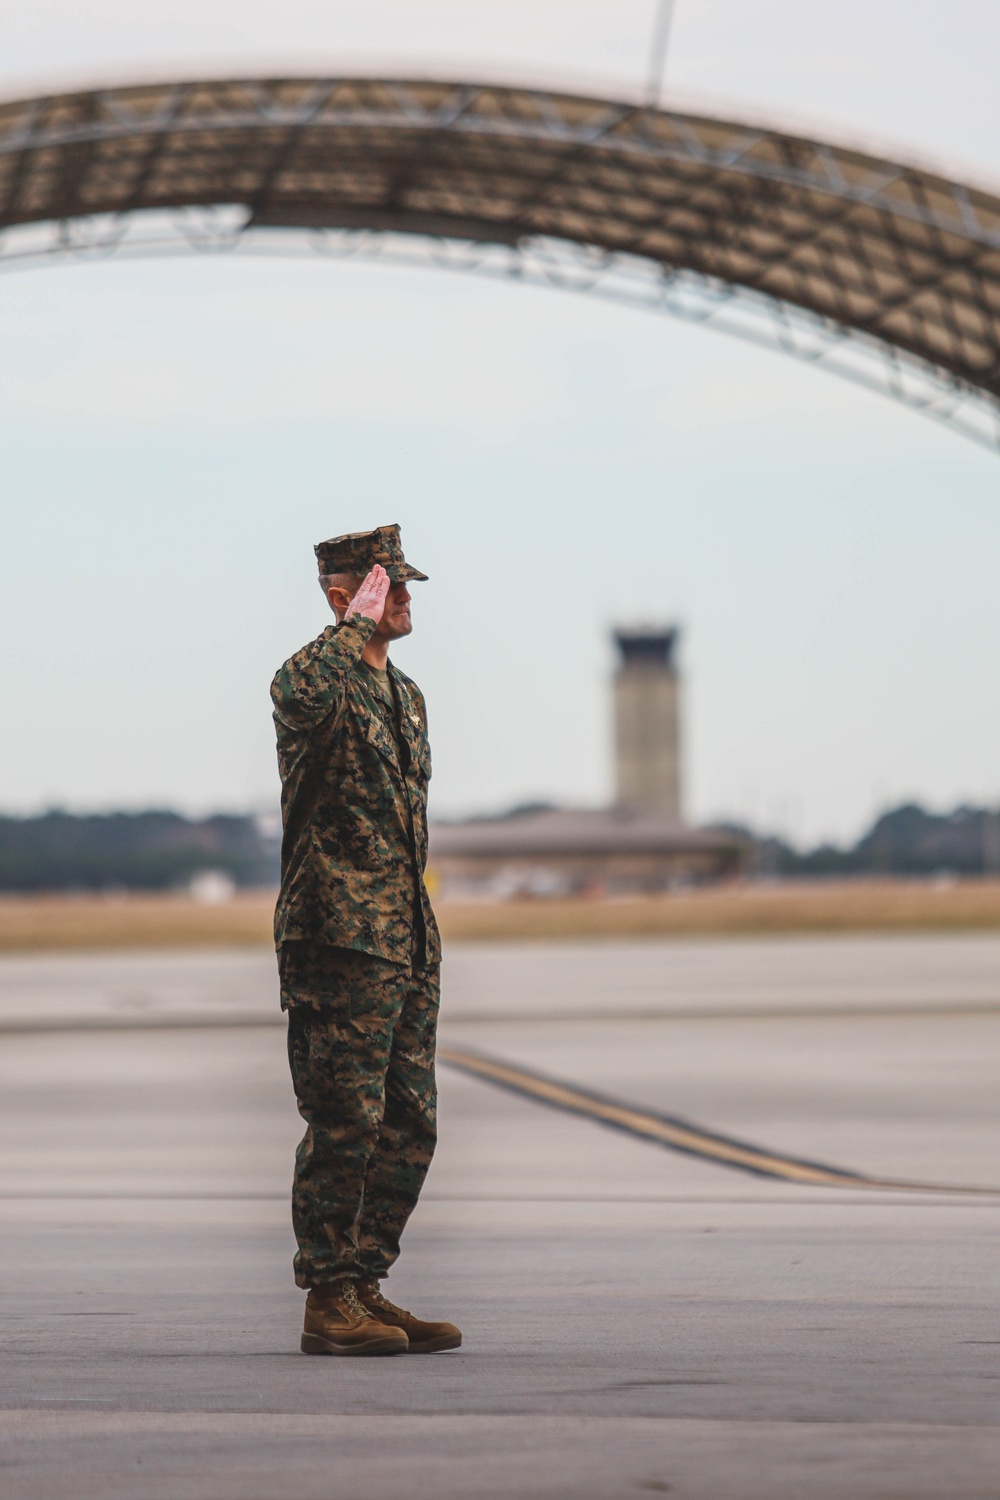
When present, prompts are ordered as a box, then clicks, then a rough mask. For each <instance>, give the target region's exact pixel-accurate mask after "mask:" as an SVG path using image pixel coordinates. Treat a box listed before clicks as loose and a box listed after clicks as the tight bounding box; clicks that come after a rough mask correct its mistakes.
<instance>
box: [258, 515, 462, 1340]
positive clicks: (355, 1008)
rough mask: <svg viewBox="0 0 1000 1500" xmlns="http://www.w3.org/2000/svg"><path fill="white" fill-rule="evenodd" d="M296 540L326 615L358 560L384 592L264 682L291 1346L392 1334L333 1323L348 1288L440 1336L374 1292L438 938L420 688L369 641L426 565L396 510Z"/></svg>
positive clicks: (403, 1195) (399, 1221)
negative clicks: (291, 1236) (290, 1179)
mask: <svg viewBox="0 0 1000 1500" xmlns="http://www.w3.org/2000/svg"><path fill="white" fill-rule="evenodd" d="M316 554H317V560H318V562H319V570H320V581H321V584H323V586H324V591H327V585H328V584H330V585H331V586H330V588H329V591H328V597H329V599H330V602H331V604H335V603H336V604H337V605H338V615H340V614H341V608H340V607H339V606H342V605H343V604H344V603H345V602H346V601H347V599H348V598H349V597H350V595H351V593H352V591H353V588H354V586H356V584H357V582H358V580H360V579H361V578H362V577H364V583H363V584H362V586H361V588H360V589H357V592H356V597H355V599H354V600H352V603H351V608H352V609H353V608H354V607H355V604H356V603H357V602H358V601H361V600H362V598H364V597H367V595H366V594H365V592H364V591H365V590H369V588H370V585H371V580H372V579H373V578H374V577H376V575H377V576H378V577H379V578H380V579H381V586H382V588H383V591H384V590H385V589H388V593H387V594H384V598H385V600H386V602H385V614H384V616H383V619H382V620H377V619H374V618H371V617H369V616H366V614H364V613H360V612H357V613H349V614H348V615H347V617H346V618H339V619H338V623H337V624H335V625H331V626H329V627H328V628H327V629H326V630H324V631H323V632H322V634H321V635H319V636H318V637H317V638H316V640H314V641H311V642H310V643H309V644H308V645H307V646H304V647H303V648H302V650H301V651H298V652H296V654H295V655H294V656H292V657H291V658H290V659H289V660H288V661H287V662H285V664H284V666H283V667H281V669H280V670H279V671H278V673H277V674H276V676H275V678H274V681H273V683H272V686H271V697H272V700H273V704H274V722H275V727H276V730H277V739H278V764H279V770H280V773H281V783H282V820H283V828H284V837H283V841H282V850H281V889H280V892H279V896H278V903H277V908H276V911H275V926H274V935H275V945H276V947H277V950H278V967H279V975H280V983H281V1004H282V1008H283V1009H284V1010H287V1012H288V1056H289V1062H290V1065H291V1072H292V1080H293V1084H294V1087H295V1094H296V1099H297V1102H298V1107H299V1112H300V1113H301V1114H302V1116H303V1118H304V1119H305V1121H306V1125H307V1128H306V1133H305V1136H304V1137H303V1139H302V1142H301V1144H300V1145H299V1148H298V1151H297V1153H296V1163H295V1178H294V1186H293V1194H292V1217H293V1224H294V1229H295V1235H296V1239H297V1242H298V1253H297V1255H296V1257H295V1279H296V1282H297V1284H298V1285H299V1286H300V1287H304V1288H311V1289H312V1290H311V1292H310V1299H309V1302H308V1303H307V1315H306V1333H305V1334H304V1336H303V1348H304V1349H306V1351H307V1352H316V1353H346V1352H364V1353H367V1352H394V1348H398V1346H399V1345H398V1339H397V1343H396V1345H395V1346H394V1348H387V1349H381V1348H379V1349H375V1348H369V1347H368V1346H367V1345H364V1338H363V1334H364V1331H365V1330H364V1329H363V1328H360V1331H359V1328H355V1327H353V1325H351V1319H352V1317H354V1315H355V1314H356V1313H357V1312H358V1311H359V1304H358V1300H357V1298H356V1297H355V1296H354V1291H359V1292H360V1294H361V1306H360V1311H361V1312H364V1311H367V1312H368V1313H369V1314H370V1316H377V1317H378V1318H379V1319H381V1324H382V1325H385V1326H384V1327H382V1330H381V1331H382V1332H383V1333H385V1329H386V1327H388V1328H389V1330H390V1331H391V1332H392V1334H393V1335H394V1336H395V1335H397V1332H398V1329H400V1328H403V1329H404V1330H408V1332H409V1346H410V1347H411V1348H416V1347H420V1348H423V1347H434V1348H447V1347H455V1346H456V1345H457V1343H460V1342H461V1337H460V1335H459V1334H458V1330H457V1329H455V1328H454V1327H453V1325H451V1324H423V1323H419V1321H418V1320H416V1319H413V1318H412V1315H410V1314H408V1313H404V1312H403V1310H402V1309H399V1308H395V1307H393V1305H392V1304H391V1303H388V1302H386V1301H385V1299H384V1298H382V1297H381V1295H380V1294H379V1292H378V1280H379V1279H380V1278H381V1277H384V1276H385V1275H386V1273H387V1272H388V1270H389V1268H390V1266H391V1265H392V1264H393V1263H394V1261H395V1260H396V1258H397V1256H398V1255H399V1239H400V1235H401V1233H402V1231H403V1227H404V1225H405V1224H406V1221H407V1219H408V1218H409V1216H410V1214H411V1212H412V1211H413V1208H414V1206H415V1204H416V1202H417V1197H418V1195H419V1193H420V1189H421V1186H422V1184H423V1181H424V1177H425V1176H426V1173H427V1168H428V1166H429V1165H430V1161H431V1157H432V1155H433V1151H434V1144H435V1138H436V1104H437V1095H436V1088H435V1081H434V1049H435V1036H436V1028H437V1013H438V995H439V974H440V962H441V944H440V938H439V935H438V929H437V924H436V922H435V920H434V913H433V911H432V909H431V904H430V900H429V898H428V895H427V889H426V886H425V884H424V867H425V865H426V862H427V783H428V780H429V778H430V773H431V761H430V749H429V746H428V742H427V714H426V709H425V706H424V699H423V695H422V693H421V692H420V689H419V688H418V687H417V686H416V684H415V683H414V682H411V681H410V679H409V678H408V677H407V676H406V675H405V674H404V673H403V672H400V671H399V669H398V668H397V667H395V666H394V665H392V663H391V662H389V661H388V659H387V658H386V656H385V645H386V641H387V640H388V639H392V638H393V637H394V636H397V635H402V634H407V633H409V629H410V625H409V613H408V600H409V595H408V594H407V593H406V590H405V583H406V582H407V581H408V580H411V579H423V578H425V577H426V575H425V574H423V573H419V572H418V571H417V570H416V569H415V568H412V567H410V565H409V564H408V563H406V561H405V559H404V558H403V553H402V547H401V545H400V541H399V528H398V527H397V526H384V527H379V528H378V530H377V531H374V532H363V533H355V534H352V535H350V536H344V537H335V538H333V539H332V540H331V541H329V542H322V543H320V544H319V545H318V546H317V547H316ZM372 570H374V572H373V571H372ZM382 570H384V572H383V571H382ZM365 575H367V576H365ZM386 575H388V576H387V577H386ZM338 584H347V585H350V587H348V588H347V589H346V590H344V589H341V590H340V592H339V593H338V589H337V585H338ZM401 585H402V586H403V587H400V586H401ZM400 600H402V601H403V603H402V605H401V604H400ZM393 610H395V612H396V613H395V615H393V613H392V611H393ZM401 611H402V612H401ZM379 613H380V614H382V611H381V609H380V610H379ZM393 619H395V621H396V625H395V628H393V625H392V623H391V622H392V620H393ZM384 621H389V622H390V623H388V624H386V623H384ZM400 621H402V624H401V623H400ZM369 643H372V644H371V646H370V644H369ZM380 643H381V651H379V650H378V649H372V648H373V647H375V648H377V647H378V646H379V644H380ZM379 659H381V660H382V661H384V662H385V668H384V670H382V669H380V668H379V667H378V666H376V665H375V664H374V661H375V660H379ZM352 1288H353V1289H354V1291H352ZM324 1298H325V1299H326V1301H325V1302H324ZM330 1299H333V1300H334V1301H336V1305H337V1308H338V1309H339V1312H338V1313H337V1317H341V1316H342V1319H343V1320H346V1323H347V1324H348V1325H351V1326H349V1327H348V1329H347V1332H345V1333H344V1334H343V1338H341V1337H340V1335H339V1333H338V1332H337V1329H336V1328H335V1329H334V1331H333V1333H331V1330H330V1326H329V1321H330V1320H329V1318H326V1321H325V1322H324V1318H325V1316H326V1315H325V1313H324V1307H325V1306H326V1305H327V1304H328V1303H330ZM337 1299H339V1300H337ZM345 1299H346V1300H345ZM387 1309H389V1310H390V1311H386V1310H387ZM310 1310H311V1311H310ZM311 1314H312V1315H314V1316H313V1317H312V1323H311V1322H310V1317H311ZM331 1316H332V1315H331ZM405 1320H409V1322H406V1321H405ZM334 1323H336V1318H334ZM338 1327H339V1325H338ZM359 1327H360V1325H359ZM310 1329H312V1332H310ZM442 1329H445V1330H448V1329H450V1330H451V1334H447V1335H442V1334H441V1333H440V1330H442ZM426 1330H439V1331H438V1332H437V1333H433V1332H432V1333H430V1334H427V1333H426ZM452 1335H454V1336H452ZM386 1338H388V1334H386ZM399 1338H402V1335H399ZM442 1338H444V1340H445V1341H444V1342H442V1341H441V1340H442ZM352 1339H353V1340H354V1342H353V1343H352V1342H351V1340H352ZM310 1341H311V1342H310ZM331 1341H332V1346H331V1347H322V1348H321V1347H319V1345H321V1344H327V1345H331ZM371 1342H372V1340H371V1339H370V1338H369V1340H368V1343H369V1344H370V1343H371ZM390 1342H391V1341H390ZM402 1342H403V1344H404V1345H405V1344H406V1342H407V1340H406V1339H405V1338H402ZM341 1345H344V1347H342V1346H341ZM362 1345H364V1347H362ZM348 1346H349V1347H348Z"/></svg>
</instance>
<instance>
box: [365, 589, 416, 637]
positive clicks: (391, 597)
mask: <svg viewBox="0 0 1000 1500" xmlns="http://www.w3.org/2000/svg"><path fill="white" fill-rule="evenodd" d="M412 629H413V621H412V620H411V619H410V594H409V592H408V590H407V587H406V584H405V583H390V585H389V592H388V594H386V596H385V608H384V610H383V611H382V618H381V620H379V622H378V624H377V625H376V626H375V636H374V637H373V639H374V638H376V637H377V638H378V639H380V640H383V641H398V640H399V638H400V636H404V635H409V634H410V631H411V630H412Z"/></svg>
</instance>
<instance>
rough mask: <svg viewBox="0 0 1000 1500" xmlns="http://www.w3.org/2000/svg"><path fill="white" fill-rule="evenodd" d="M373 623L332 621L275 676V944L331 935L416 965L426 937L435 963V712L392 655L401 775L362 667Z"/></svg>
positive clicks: (391, 733) (388, 725) (385, 715)
mask: <svg viewBox="0 0 1000 1500" xmlns="http://www.w3.org/2000/svg"><path fill="white" fill-rule="evenodd" d="M374 629H375V626H374V624H373V622H372V621H371V620H367V619H365V618H364V616H362V615H355V616H353V618H352V619H350V620H348V621H346V622H345V623H344V624H342V625H331V626H329V627H328V628H327V629H326V630H324V631H323V633H322V635H319V636H317V637H316V639H315V640H314V641H310V643H309V645H308V646H303V648H302V650H301V651H297V652H296V653H295V655H294V656H292V657H290V658H289V660H288V661H286V662H285V664H284V666H283V667H282V668H281V669H280V670H279V671H278V672H277V674H276V675H275V678H274V681H273V683H272V684H271V698H272V701H273V703H274V722H275V727H276V729H277V735H278V768H279V770H280V772H281V812H282V823H283V827H284V837H283V839H282V845H281V890H280V892H279V895H278V905H277V909H276V911H275V914H274V938H275V944H276V946H277V947H279V948H280V946H281V944H282V943H283V942H290V941H292V940H304V941H307V942H310V941H311V942H316V943H328V944H332V945H333V946H334V947H337V948H354V949H357V950H358V951H360V952H362V953H371V954H374V955H375V956H376V957H378V958H384V959H388V960H390V961H391V962H394V963H409V962H410V961H411V958H412V957H413V955H414V954H418V955H419V954H420V951H421V949H422V948H424V943H426V947H425V948H424V954H425V958H426V962H427V963H429V964H432V963H437V962H438V961H439V960H440V957H441V942H440V938H439V936H438V930H437V924H436V922H435V920H434V913H433V911H432V910H431V904H430V900H429V898H428V895H427V888H426V886H425V885H424V874H423V872H424V866H425V865H426V863H427V782H428V780H429V779H430V774H431V754H430V747H429V745H428V743H427V713H426V709H425V708H424V697H423V694H422V693H421V691H420V689H419V688H418V687H417V685H416V683H414V682H411V681H410V679H409V678H408V677H406V676H405V675H404V674H403V673H402V672H400V671H399V670H398V669H397V668H396V667H394V666H392V665H391V664H390V666H389V676H390V678H391V681H392V684H393V687H394V690H395V695H396V698H397V701H398V704H399V729H400V732H401V733H402V736H403V738H404V739H405V741H406V746H407V748H408V750H409V766H408V768H407V769H406V771H405V772H404V770H403V767H402V765H401V764H400V758H399V754H398V742H397V736H396V730H395V726H394V725H393V724H392V722H391V718H390V713H391V711H390V709H389V707H388V705H387V704H385V703H384V702H383V701H382V699H381V697H380V696H379V694H378V692H377V690H376V688H375V686H374V684H372V683H369V682H368V681H367V680H366V678H367V672H366V671H365V669H364V667H363V666H362V665H361V653H362V651H363V650H364V648H365V646H366V645H367V643H368V640H369V638H370V636H371V634H372V632H373V631H374ZM421 929H423V930H422V931H421Z"/></svg>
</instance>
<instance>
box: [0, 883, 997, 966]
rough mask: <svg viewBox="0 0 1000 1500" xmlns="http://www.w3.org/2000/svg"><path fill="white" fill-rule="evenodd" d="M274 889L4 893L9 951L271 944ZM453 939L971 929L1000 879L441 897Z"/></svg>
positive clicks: (988, 913) (991, 909)
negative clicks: (530, 897) (208, 900)
mask: <svg viewBox="0 0 1000 1500" xmlns="http://www.w3.org/2000/svg"><path fill="white" fill-rule="evenodd" d="M273 904H274V897H273V894H272V893H270V892H264V893H253V894H250V895H241V896H238V897H237V898H236V899H235V900H234V901H229V902H225V903H223V904H221V905H218V906H210V905H203V904H199V903H198V902H195V901H191V900H190V899H188V898H187V897H184V896H173V895H164V896H127V897H114V898H111V897H91V896H87V897H84V896H80V897H76V896H69V897H63V896H42V897H21V896H8V897H3V898H0V952H7V953H17V952H21V953H26V952H39V951H45V950H53V949H87V948H92V949H98V948H189V947H229V946H257V945H266V944H268V943H270V941H271V912H272V909H273ZM438 915H439V918H440V922H441V928H442V931H443V933H444V936H445V939H446V940H447V941H449V942H477V941H486V940H488V941H503V940H514V939H537V940H539V941H544V940H545V939H559V938H563V939H573V940H577V939H595V940H599V939H601V938H624V937H682V936H702V937H724V936H726V935H727V934H735V933H743V934H746V933H761V934H766V933H809V932H893V931H897V932H902V931H923V932H928V931H930V932H933V931H956V932H958V931H965V932H968V931H974V930H976V929H982V930H991V929H994V930H995V929H998V928H1000V880H989V881H987V880H983V881H971V880H970V881H960V882H956V883H954V884H940V885H935V884H931V883H928V882H916V881H870V882H869V881H851V882H837V883H834V882H831V883H826V884H812V883H808V884H807V883H800V884H794V883H791V882H786V883H775V884H748V885H731V886H716V887H714V888H710V889H707V890H700V891H691V892H685V893H683V894H675V895H669V896H650V897H637V898H634V899H629V900H614V901H592V900H580V901H504V902H496V903H488V902H455V901H445V902H440V903H439V904H438Z"/></svg>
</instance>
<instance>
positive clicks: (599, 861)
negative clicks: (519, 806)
mask: <svg viewBox="0 0 1000 1500" xmlns="http://www.w3.org/2000/svg"><path fill="white" fill-rule="evenodd" d="M744 853H745V850H744V846H743V844H742V843H741V842H740V841H739V840H738V839H737V838H734V837H733V836H732V835H731V834H727V833H722V832H718V831H715V830H712V829H703V828H684V827H682V826H681V825H680V824H679V823H677V822H676V821H675V820H674V819H672V818H669V817H667V816H665V815H664V814H662V813H649V812H633V811H631V810H629V809H628V808H617V807H616V808H595V809H589V808H546V809H542V810H534V811H526V812H523V813H517V812H515V813H511V814H508V815H507V816H506V817H502V818H473V819H470V820H469V821H468V822H465V823H435V824H433V825H432V826H431V833H430V862H431V870H432V873H433V877H434V879H435V880H436V882H437V884H438V888H439V889H440V891H441V894H442V895H445V896H451V897H456V898H459V899H461V898H463V897H465V898H470V899H474V898H476V897H480V898H489V897H492V898H493V899H503V898H505V897H510V896H572V895H609V896H614V895H635V894H641V893H648V892H657V891H669V890H676V889H679V888H683V887H685V886H691V885H697V884H702V883H703V882H706V881H711V880H719V879H722V878H724V877H725V876H727V875H734V874H736V873H738V872H739V870H740V869H741V867H742V864H743V860H744Z"/></svg>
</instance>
